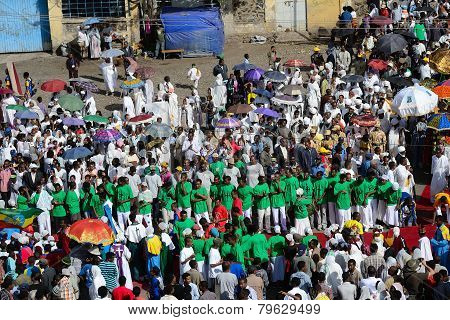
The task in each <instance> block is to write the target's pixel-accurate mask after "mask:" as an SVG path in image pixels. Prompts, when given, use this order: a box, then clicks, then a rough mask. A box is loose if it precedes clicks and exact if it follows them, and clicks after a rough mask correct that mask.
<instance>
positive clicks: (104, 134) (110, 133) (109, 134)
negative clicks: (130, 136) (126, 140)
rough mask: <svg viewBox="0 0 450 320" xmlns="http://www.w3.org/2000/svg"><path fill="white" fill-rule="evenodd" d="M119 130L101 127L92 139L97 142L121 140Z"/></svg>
mask: <svg viewBox="0 0 450 320" xmlns="http://www.w3.org/2000/svg"><path fill="white" fill-rule="evenodd" d="M121 137H122V136H121V134H120V132H119V131H117V130H114V129H100V130H97V132H96V133H95V134H94V136H93V137H92V139H94V141H96V142H100V143H105V142H112V141H116V140H119V139H120V138H121Z"/></svg>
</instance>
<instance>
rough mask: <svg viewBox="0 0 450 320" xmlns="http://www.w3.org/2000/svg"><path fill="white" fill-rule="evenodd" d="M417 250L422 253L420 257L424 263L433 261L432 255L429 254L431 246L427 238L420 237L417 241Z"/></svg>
mask: <svg viewBox="0 0 450 320" xmlns="http://www.w3.org/2000/svg"><path fill="white" fill-rule="evenodd" d="M419 248H420V251H421V252H422V256H423V258H424V259H425V261H431V260H433V254H432V253H431V244H430V239H428V237H426V236H425V237H422V238H420V239H419Z"/></svg>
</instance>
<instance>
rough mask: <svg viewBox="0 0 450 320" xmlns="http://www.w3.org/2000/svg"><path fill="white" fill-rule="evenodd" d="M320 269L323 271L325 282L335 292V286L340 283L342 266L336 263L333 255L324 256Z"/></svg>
mask: <svg viewBox="0 0 450 320" xmlns="http://www.w3.org/2000/svg"><path fill="white" fill-rule="evenodd" d="M321 271H322V272H325V277H326V280H327V283H328V285H329V286H330V287H331V288H332V289H333V293H337V287H338V286H340V285H341V284H342V268H341V266H340V265H339V264H338V263H336V260H335V257H334V255H328V256H327V257H326V258H325V264H324V265H323V266H322V270H321Z"/></svg>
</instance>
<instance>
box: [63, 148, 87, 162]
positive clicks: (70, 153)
mask: <svg viewBox="0 0 450 320" xmlns="http://www.w3.org/2000/svg"><path fill="white" fill-rule="evenodd" d="M92 154H93V153H92V151H91V150H89V149H88V148H86V147H76V148H72V149H69V150H67V151H66V152H64V154H63V159H64V160H75V159H81V158H85V157H89V156H90V155H92Z"/></svg>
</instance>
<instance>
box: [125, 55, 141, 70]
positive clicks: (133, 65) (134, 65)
mask: <svg viewBox="0 0 450 320" xmlns="http://www.w3.org/2000/svg"><path fill="white" fill-rule="evenodd" d="M125 59H127V60H128V62H129V63H130V65H129V66H128V68H127V72H128V73H135V72H136V69H137V68H138V64H137V62H136V60H134V59H133V58H131V57H126V58H125Z"/></svg>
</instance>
